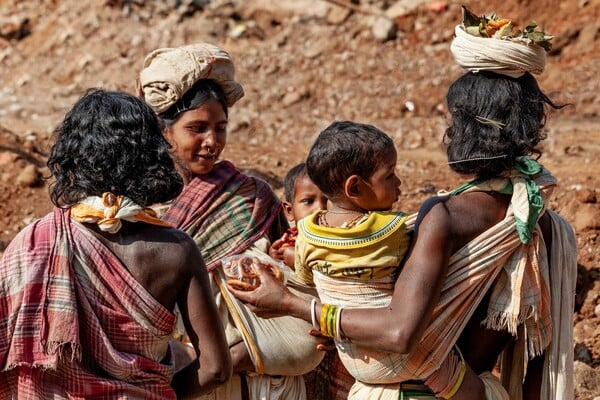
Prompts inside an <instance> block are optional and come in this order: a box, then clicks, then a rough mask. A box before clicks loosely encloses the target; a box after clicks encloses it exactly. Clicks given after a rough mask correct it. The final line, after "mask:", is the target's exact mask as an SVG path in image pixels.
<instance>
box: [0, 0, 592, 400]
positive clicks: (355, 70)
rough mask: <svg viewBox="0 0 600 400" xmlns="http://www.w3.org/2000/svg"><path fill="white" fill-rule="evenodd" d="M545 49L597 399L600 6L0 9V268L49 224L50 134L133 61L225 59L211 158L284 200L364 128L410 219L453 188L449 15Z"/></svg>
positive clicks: (514, 2)
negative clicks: (177, 52) (228, 96)
mask: <svg viewBox="0 0 600 400" xmlns="http://www.w3.org/2000/svg"><path fill="white" fill-rule="evenodd" d="M461 4H466V5H467V6H468V7H469V8H470V9H472V10H473V11H475V12H477V13H479V14H483V13H488V12H491V11H495V12H496V13H497V14H498V15H500V16H502V17H511V18H513V19H515V20H517V21H518V22H519V23H520V24H521V26H524V25H526V24H527V23H528V22H529V21H531V20H536V21H537V22H538V24H539V25H540V26H541V27H543V29H544V30H545V31H546V32H548V33H551V34H553V35H555V38H554V40H553V50H552V51H551V53H550V55H549V57H548V60H547V67H546V70H545V71H544V73H543V74H541V75H540V76H539V78H538V80H539V82H540V85H541V87H542V88H543V89H544V90H545V91H546V92H547V94H548V95H549V96H550V97H551V98H552V99H554V100H556V101H557V102H559V103H564V104H568V106H567V107H565V108H563V109H562V110H560V111H552V112H551V113H550V114H549V118H548V121H547V126H546V129H547V135H548V139H547V140H546V141H545V142H544V155H543V157H542V158H541V162H542V163H543V164H544V165H545V166H546V167H548V168H549V169H550V170H551V171H553V172H554V174H555V175H556V176H557V178H558V179H559V190H557V191H556V193H555V195H554V197H553V198H552V201H551V204H550V206H551V207H552V208H554V209H556V210H557V211H558V212H560V213H561V214H562V215H563V216H565V217H566V218H567V220H568V221H569V222H571V224H572V225H573V227H574V229H575V231H576V234H577V238H578V243H579V277H578V287H577V294H576V312H575V314H574V323H575V339H576V340H575V341H576V346H575V358H576V360H577V361H576V363H575V372H576V387H577V389H576V397H575V398H576V399H578V400H584V399H598V398H599V397H598V396H600V323H599V322H600V262H599V261H600V249H599V244H600V237H599V232H600V205H599V203H598V198H599V197H600V176H599V174H598V172H599V171H600V169H599V166H600V130H599V129H598V128H599V127H600V124H599V123H600V115H599V111H600V96H599V95H598V93H599V92H600V73H599V71H600V45H599V43H600V0H567V1H554V0H540V1H536V2H533V1H521V0H502V1H499V0H490V1H487V2H486V4H487V6H486V8H485V9H481V4H478V3H477V2H471V1H465V2H463V3H460V2H456V1H435V2H432V1H426V0H401V1H392V0H389V1H385V0H371V1H367V0H360V1H356V0H355V1H354V2H351V1H350V0H335V1H334V0H329V1H319V0H312V1H310V0H279V1H277V2H270V1H267V0H246V1H242V0H240V1H225V0H213V1H210V0H204V1H202V0H196V1H193V0H165V1H155V2H144V1H141V0H104V1H93V0H60V1H59V0H38V1H33V0H25V1H24V0H0V67H1V68H0V82H1V85H0V210H1V212H0V252H1V251H2V250H3V249H4V248H5V247H6V245H7V244H8V242H9V241H10V240H11V238H12V237H13V236H14V235H15V234H16V232H18V231H19V230H20V229H22V228H23V227H24V226H25V225H26V224H28V223H30V222H31V221H33V220H34V219H35V218H38V217H40V216H42V215H43V214H45V213H47V212H48V211H49V210H50V209H51V204H50V202H49V200H48V192H47V182H46V181H45V180H44V179H43V178H44V176H46V175H47V170H46V169H45V160H46V156H47V152H48V148H49V140H50V136H51V132H52V130H53V128H54V127H55V126H56V124H57V123H58V122H59V121H60V119H61V118H62V117H63V116H64V113H65V112H66V110H67V109H68V108H69V107H70V105H72V104H73V102H74V101H75V100H76V99H77V98H78V97H79V96H80V95H81V94H82V93H83V92H84V91H85V89H87V88H89V87H100V86H101V87H105V88H108V89H120V90H126V91H129V92H134V89H135V80H136V74H137V72H138V71H139V70H140V68H141V65H142V60H143V57H144V55H145V54H147V53H148V52H149V51H151V50H153V49H154V48H157V47H170V46H177V45H180V44H184V43H191V42H197V41H209V42H213V43H215V44H218V45H220V46H223V47H224V48H226V49H227V50H228V51H229V52H230V53H231V54H232V55H233V57H234V59H235V62H236V68H237V75H238V78H239V80H240V81H241V82H242V83H243V85H244V87H245V91H246V96H245V97H244V98H243V99H242V100H241V101H240V102H239V103H237V104H236V105H235V107H234V108H233V109H232V110H231V112H230V120H231V123H230V129H229V131H230V134H229V143H228V145H227V148H226V150H225V153H224V156H225V157H226V158H228V159H230V160H232V161H234V162H235V163H236V164H237V165H238V166H239V167H240V168H242V169H245V170H247V171H249V172H251V173H254V174H257V175H259V176H261V177H263V178H264V179H266V180H267V181H268V182H270V183H271V184H272V185H273V187H274V189H275V190H276V191H277V192H278V193H281V190H282V189H281V178H282V177H283V175H284V174H285V172H286V171H287V170H288V169H289V168H290V167H292V166H293V165H295V164H296V163H297V162H300V161H301V160H302V159H303V157H304V156H305V155H306V152H307V150H308V147H309V145H310V143H311V142H312V140H313V139H314V137H315V136H316V135H317V133H318V132H319V131H320V130H321V129H322V128H324V127H325V126H326V125H328V124H329V123H330V122H331V121H332V120H335V119H352V120H357V121H361V122H368V123H372V124H374V125H376V126H378V127H380V128H382V129H383V130H385V131H386V132H388V133H389V134H390V135H392V136H393V137H394V139H395V141H396V144H397V146H398V149H399V159H400V162H399V167H398V173H399V175H400V177H401V179H402V180H403V183H402V196H401V199H400V205H399V207H401V208H402V209H403V210H405V211H416V210H417V209H418V207H419V204H420V203H421V202H422V201H423V200H424V199H425V198H426V197H427V196H430V195H431V194H433V193H435V192H436V191H438V190H440V189H452V188H454V187H455V186H456V185H457V184H458V183H459V182H460V180H459V178H458V177H457V176H455V175H454V174H452V173H451V171H450V169H449V168H448V167H447V166H446V165H445V164H444V161H445V155H444V152H443V149H442V147H441V138H442V134H443V131H444V127H445V120H444V116H443V115H444V111H445V104H444V95H445V92H446V90H447V88H448V86H449V84H450V83H451V82H452V81H453V80H454V79H455V78H457V77H458V76H459V75H460V74H461V70H460V68H459V67H457V66H456V65H455V64H454V63H453V61H452V58H451V55H450V52H449V45H450V41H451V39H452V36H453V26H454V25H456V24H457V23H459V22H460V5H461Z"/></svg>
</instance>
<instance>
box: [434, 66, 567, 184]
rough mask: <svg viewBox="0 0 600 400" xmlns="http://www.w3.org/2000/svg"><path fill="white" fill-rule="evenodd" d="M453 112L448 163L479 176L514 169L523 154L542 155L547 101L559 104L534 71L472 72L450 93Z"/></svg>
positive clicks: (447, 135) (447, 139) (448, 131)
mask: <svg viewBox="0 0 600 400" xmlns="http://www.w3.org/2000/svg"><path fill="white" fill-rule="evenodd" d="M446 101H447V103H448V111H449V112H450V114H451V116H452V121H451V123H450V126H449V127H448V128H447V129H446V132H445V135H444V143H446V144H447V149H446V152H447V155H448V162H449V164H450V167H451V168H452V169H453V170H454V171H456V172H458V173H464V174H475V175H477V176H478V177H491V176H495V175H497V174H499V173H501V172H502V171H505V170H507V169H511V168H512V167H513V166H514V160H515V159H516V158H517V157H520V156H530V155H534V156H537V157H539V155H540V154H541V152H540V150H539V149H538V148H537V145H538V143H539V142H540V141H541V140H543V139H545V138H546V137H545V135H544V132H543V127H544V123H545V122H546V106H550V107H552V108H555V109H556V108H560V107H561V106H557V105H556V104H554V103H553V102H552V101H551V100H550V99H549V98H548V97H547V96H546V95H545V94H544V93H543V92H542V91H541V90H540V88H539V86H538V83H537V81H536V80H535V78H534V77H533V76H532V75H531V74H530V73H525V74H524V75H523V76H521V77H519V78H511V77H508V76H505V75H500V74H495V73H492V72H478V73H473V72H469V73H467V74H465V75H463V76H461V77H460V78H458V79H457V80H456V81H455V82H454V83H453V84H452V85H451V86H450V89H449V90H448V94H447V96H446Z"/></svg>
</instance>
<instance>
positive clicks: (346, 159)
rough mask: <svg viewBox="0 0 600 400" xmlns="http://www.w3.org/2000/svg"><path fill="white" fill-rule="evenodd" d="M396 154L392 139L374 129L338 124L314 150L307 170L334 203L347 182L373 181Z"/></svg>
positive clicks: (330, 129)
mask: <svg viewBox="0 0 600 400" xmlns="http://www.w3.org/2000/svg"><path fill="white" fill-rule="evenodd" d="M394 150H395V147H394V141H393V140H392V138H390V137H389V136H388V135H387V134H385V133H384V132H383V131H381V130H379V129H377V128H376V127H374V126H373V125H368V124H360V123H358V122H352V121H335V122H333V123H332V124H331V125H329V126H328V127H327V128H325V130H323V131H322V132H321V133H320V134H319V136H318V137H317V139H316V141H315V142H314V143H313V145H312V147H311V148H310V151H309V153H308V157H307V159H306V170H307V172H308V176H309V178H310V179H311V180H312V181H313V182H314V183H315V185H317V187H318V188H319V189H320V190H321V192H323V194H324V195H325V196H327V197H328V198H332V199H333V198H335V197H336V195H338V194H339V193H341V191H342V190H343V187H344V182H345V180H346V179H348V178H349V177H350V176H352V175H358V176H360V177H361V178H363V179H369V178H370V177H371V176H373V173H375V170H377V168H378V167H379V166H380V164H381V162H382V161H383V160H385V157H386V156H387V155H389V154H391V152H392V151H394Z"/></svg>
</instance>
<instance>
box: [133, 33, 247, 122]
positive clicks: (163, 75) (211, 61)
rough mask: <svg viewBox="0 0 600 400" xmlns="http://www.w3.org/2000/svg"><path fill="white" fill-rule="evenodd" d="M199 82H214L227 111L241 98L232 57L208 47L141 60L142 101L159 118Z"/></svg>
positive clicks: (157, 52) (182, 49)
mask: <svg viewBox="0 0 600 400" xmlns="http://www.w3.org/2000/svg"><path fill="white" fill-rule="evenodd" d="M200 79H212V80H214V81H215V82H217V83H218V84H219V86H221V88H223V91H224V92H225V98H226V100H227V106H229V107H231V106H232V105H233V104H234V103H235V102H236V101H238V100H239V99H241V98H242V97H243V96H244V89H243V88H242V85H240V84H239V83H238V82H237V81H236V80H235V67H234V65H233V60H232V58H231V56H230V55H229V53H227V52H226V51H224V50H222V49H220V48H219V47H217V46H215V45H212V44H209V43H197V44H191V45H186V46H181V47H176V48H162V49H157V50H154V51H153V52H151V53H150V54H148V55H147V56H146V58H145V59H144V65H143V69H142V71H141V72H140V77H139V85H140V91H141V94H142V95H143V97H144V99H145V101H146V102H147V103H148V104H149V105H150V106H151V107H152V108H153V109H154V111H155V112H156V113H158V114H160V113H163V112H165V111H166V110H168V109H169V108H170V107H171V106H172V105H173V104H175V103H176V102H177V101H178V100H179V99H181V97H182V96H183V95H184V94H185V92H187V91H188V90H189V89H190V88H191V87H192V86H193V85H194V84H195V83H196V82H198V80H200Z"/></svg>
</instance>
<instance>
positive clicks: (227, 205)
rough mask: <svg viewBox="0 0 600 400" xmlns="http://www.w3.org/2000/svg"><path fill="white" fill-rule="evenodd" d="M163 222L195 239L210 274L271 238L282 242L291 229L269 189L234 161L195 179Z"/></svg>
mask: <svg viewBox="0 0 600 400" xmlns="http://www.w3.org/2000/svg"><path fill="white" fill-rule="evenodd" d="M163 219H164V220H165V221H167V222H169V223H171V224H172V225H174V226H175V227H176V228H178V229H181V230H183V231H185V232H187V233H188V234H189V235H190V236H191V237H192V238H194V241H195V242H196V244H197V245H198V248H199V249H200V252H201V254H202V257H203V258H204V261H205V262H206V267H207V269H208V270H209V271H212V270H214V269H215V268H216V266H217V265H218V264H219V262H220V259H221V258H222V257H224V256H228V255H233V254H239V253H242V252H243V251H244V250H246V249H248V247H250V245H252V243H254V242H255V241H256V240H257V239H258V238H260V237H261V236H262V235H265V234H266V235H267V236H268V237H269V238H270V239H271V240H274V239H277V238H279V237H281V235H283V233H284V232H285V229H286V228H287V227H288V225H287V221H286V219H285V217H284V215H283V208H282V206H281V202H280V201H279V199H277V197H276V196H275V195H274V194H273V191H272V190H271V188H270V187H269V185H268V184H267V183H266V182H264V181H262V180H260V179H257V178H254V177H249V176H246V175H244V174H242V173H241V172H239V171H238V170H237V169H236V168H235V167H234V166H233V164H232V163H230V162H229V161H222V162H220V163H218V164H216V165H215V167H214V168H213V170H212V171H211V173H210V174H209V175H203V176H196V177H194V178H193V179H192V180H191V181H190V182H189V184H188V185H187V186H186V187H185V189H184V190H183V192H182V193H181V194H180V195H179V197H177V199H175V200H174V201H173V203H172V204H171V206H170V208H169V210H168V211H167V212H166V213H165V215H164V216H163Z"/></svg>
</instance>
